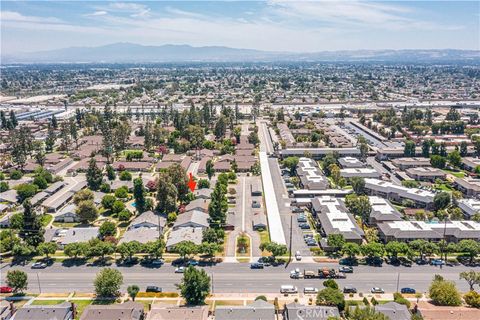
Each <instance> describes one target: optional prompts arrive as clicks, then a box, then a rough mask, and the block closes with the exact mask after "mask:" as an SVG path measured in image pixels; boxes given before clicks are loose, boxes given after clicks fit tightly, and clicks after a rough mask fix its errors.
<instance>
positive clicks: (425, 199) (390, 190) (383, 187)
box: [365, 178, 435, 209]
mask: <svg viewBox="0 0 480 320" xmlns="http://www.w3.org/2000/svg"><path fill="white" fill-rule="evenodd" d="M365 190H366V191H367V192H368V193H369V194H370V195H373V196H379V197H381V198H386V199H389V200H394V201H397V202H402V201H403V200H410V201H412V202H413V203H414V205H415V206H417V207H422V208H427V209H428V208H432V207H433V198H434V197H435V193H434V192H432V191H428V190H423V189H418V188H407V187H403V186H399V185H396V184H393V183H391V182H389V181H383V180H379V179H370V178H367V179H365Z"/></svg>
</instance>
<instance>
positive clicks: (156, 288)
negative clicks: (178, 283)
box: [145, 286, 162, 292]
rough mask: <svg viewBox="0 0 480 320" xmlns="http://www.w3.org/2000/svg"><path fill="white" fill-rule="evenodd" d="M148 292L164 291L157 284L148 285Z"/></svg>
mask: <svg viewBox="0 0 480 320" xmlns="http://www.w3.org/2000/svg"><path fill="white" fill-rule="evenodd" d="M145 291H146V292H162V288H160V287H157V286H148V287H147V289H146V290H145Z"/></svg>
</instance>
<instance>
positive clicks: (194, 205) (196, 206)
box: [185, 199, 210, 213]
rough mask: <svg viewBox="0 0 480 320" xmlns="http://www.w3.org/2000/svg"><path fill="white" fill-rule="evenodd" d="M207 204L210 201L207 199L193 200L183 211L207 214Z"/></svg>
mask: <svg viewBox="0 0 480 320" xmlns="http://www.w3.org/2000/svg"><path fill="white" fill-rule="evenodd" d="M209 203H210V200H207V199H195V200H193V201H190V203H189V204H187V205H186V206H185V211H192V210H198V211H202V212H205V213H207V212H208V204H209Z"/></svg>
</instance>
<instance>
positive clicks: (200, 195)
mask: <svg viewBox="0 0 480 320" xmlns="http://www.w3.org/2000/svg"><path fill="white" fill-rule="evenodd" d="M212 191H213V190H212V189H210V188H202V189H197V190H195V191H194V194H195V198H197V199H205V200H207V199H210V197H211V194H212Z"/></svg>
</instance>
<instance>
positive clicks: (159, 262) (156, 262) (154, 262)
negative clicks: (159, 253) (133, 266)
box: [150, 259, 165, 267]
mask: <svg viewBox="0 0 480 320" xmlns="http://www.w3.org/2000/svg"><path fill="white" fill-rule="evenodd" d="M164 263H165V262H164V261H163V260H162V259H155V260H152V261H151V262H150V264H151V265H152V266H154V267H160V266H162V265H163V264H164Z"/></svg>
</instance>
